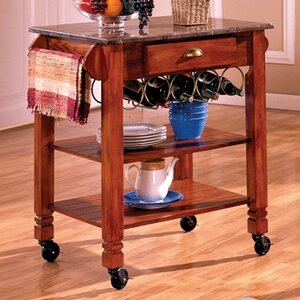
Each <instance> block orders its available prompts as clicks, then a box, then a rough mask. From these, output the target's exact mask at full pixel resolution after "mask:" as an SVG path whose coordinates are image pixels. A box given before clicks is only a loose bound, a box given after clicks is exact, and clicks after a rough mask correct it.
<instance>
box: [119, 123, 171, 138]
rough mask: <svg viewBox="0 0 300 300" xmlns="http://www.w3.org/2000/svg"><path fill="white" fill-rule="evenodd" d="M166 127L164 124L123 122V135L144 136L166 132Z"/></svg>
mask: <svg viewBox="0 0 300 300" xmlns="http://www.w3.org/2000/svg"><path fill="white" fill-rule="evenodd" d="M166 130H167V128H166V126H164V125H156V124H147V123H132V124H124V137H125V136H126V137H129V136H133V137H136V136H145V135H153V134H158V133H162V132H166Z"/></svg>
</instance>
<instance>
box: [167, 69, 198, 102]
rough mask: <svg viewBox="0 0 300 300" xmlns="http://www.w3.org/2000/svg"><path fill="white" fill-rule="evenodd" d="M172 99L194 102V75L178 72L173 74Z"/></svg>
mask: <svg viewBox="0 0 300 300" xmlns="http://www.w3.org/2000/svg"><path fill="white" fill-rule="evenodd" d="M170 80H171V96H172V100H177V101H183V102H193V100H194V93H195V82H194V79H193V77H192V76H189V75H186V74H177V75H174V76H171V78H170Z"/></svg>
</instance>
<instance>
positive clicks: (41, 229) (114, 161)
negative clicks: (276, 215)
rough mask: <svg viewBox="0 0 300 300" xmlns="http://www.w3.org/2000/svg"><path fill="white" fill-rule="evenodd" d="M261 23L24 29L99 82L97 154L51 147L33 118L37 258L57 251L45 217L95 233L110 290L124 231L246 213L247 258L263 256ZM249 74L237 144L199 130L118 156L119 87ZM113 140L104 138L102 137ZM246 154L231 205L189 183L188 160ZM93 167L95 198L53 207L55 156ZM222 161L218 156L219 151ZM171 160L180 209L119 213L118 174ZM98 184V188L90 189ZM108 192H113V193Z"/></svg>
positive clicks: (50, 136) (82, 143)
mask: <svg viewBox="0 0 300 300" xmlns="http://www.w3.org/2000/svg"><path fill="white" fill-rule="evenodd" d="M272 27H273V26H272V25H271V24H268V23H257V22H245V21H234V20H226V19H214V18H212V19H210V21H209V24H208V25H207V26H191V27H189V26H186V27H185V26H176V25H173V22H172V17H154V18H152V19H151V24H150V26H149V28H146V29H145V32H139V30H138V29H137V26H136V21H128V22H127V24H126V27H125V31H124V32H123V33H122V32H121V33H104V32H102V33H98V27H97V24H96V23H82V24H68V25H56V26H44V27H42V26H39V27H30V29H29V31H30V32H33V33H37V34H39V36H38V38H37V39H36V40H35V41H34V42H33V44H32V46H31V47H35V48H45V49H51V50H56V51H63V52H68V53H73V54H81V55H82V56H83V57H84V68H85V69H86V70H87V71H88V73H89V74H90V75H91V76H92V77H93V78H95V79H97V80H101V81H102V88H101V89H102V107H101V128H102V129H101V130H102V145H101V150H100V146H99V144H97V143H96V141H95V137H83V138H76V139H67V140H59V141H57V140H55V138H54V119H53V118H52V117H47V116H44V115H40V114H36V115H35V130H34V133H35V142H34V143H35V150H34V157H35V169H34V170H35V187H34V202H35V206H34V209H35V214H36V216H35V222H36V224H35V238H36V239H37V240H38V241H39V243H40V245H41V246H42V255H43V257H44V258H45V259H46V260H47V261H53V260H55V259H56V258H57V256H58V254H59V246H58V245H57V244H56V243H55V242H54V241H53V234H54V227H53V224H52V223H53V212H54V211H56V212H59V213H62V214H65V215H67V216H70V217H72V218H75V219H78V220H81V221H83V222H87V223H89V224H92V225H95V226H98V227H101V228H102V238H103V243H102V246H103V253H102V264H103V266H104V267H105V268H107V269H108V272H109V274H110V275H111V283H112V286H113V287H115V288H117V289H121V288H123V287H124V286H125V285H126V283H127V280H128V273H127V271H126V269H125V268H124V256H123V252H122V248H123V244H122V239H123V231H124V229H126V228H131V227H135V226H141V225H146V224H152V223H155V222H161V221H167V220H172V219H176V218H181V226H182V228H183V229H184V230H186V231H189V230H192V229H193V228H194V226H195V223H196V218H195V215H197V214H201V213H205V212H210V211H214V210H219V209H224V208H229V207H234V206H237V205H247V207H248V232H249V233H250V234H252V238H253V239H254V245H255V251H256V252H257V253H258V254H260V255H264V254H266V253H267V252H268V251H269V248H270V240H269V238H268V237H267V236H266V235H265V233H267V231H268V223H267V218H266V217H267V210H266V209H267V164H266V163H267V159H266V107H265V105H266V103H265V102H266V95H265V93H266V90H265V52H266V50H267V47H268V42H267V39H266V37H265V30H266V29H270V28H272ZM238 66H239V67H240V66H249V71H248V72H247V74H246V81H245V90H246V96H245V111H246V114H245V121H246V134H245V135H238V134H233V133H228V132H223V131H220V130H214V129H209V128H207V129H206V130H205V133H204V135H203V137H202V138H201V140H186V141H176V140H175V138H174V137H172V136H170V137H169V138H168V140H167V141H166V142H164V143H162V144H160V145H158V146H153V147H151V148H148V149H145V150H142V151H141V150H139V151H124V149H123V89H122V87H123V80H127V79H137V78H146V77H150V76H154V75H161V74H173V73H178V72H191V71H194V70H205V69H217V68H227V67H238ZM112 132H113V133H114V138H111V133H112ZM238 144H246V153H245V155H246V168H247V195H245V196H244V195H239V194H235V193H232V192H229V191H225V190H222V189H219V188H216V187H212V186H207V185H204V184H201V183H199V182H196V181H194V180H193V153H195V152H199V151H208V150H211V149H217V148H222V147H229V146H233V145H238ZM57 150H58V151H63V152H65V153H67V154H70V155H76V156H79V157H82V158H86V159H89V160H92V161H95V162H100V163H101V194H100V195H85V196H78V197H76V198H75V199H66V200H63V201H55V200H54V151H57ZM220 151H222V150H220ZM170 156H176V157H178V158H179V162H178V163H177V165H176V168H175V180H174V182H173V184H172V189H174V190H176V191H179V192H181V193H183V194H184V197H185V198H184V200H183V201H179V202H177V203H174V204H173V205H171V206H169V207H166V208H163V209H159V210H153V211H144V210H139V209H132V208H130V207H126V206H124V203H123V194H124V187H123V179H124V177H123V175H124V174H123V164H124V163H131V162H136V161H144V160H147V159H154V158H163V157H170ZM99 180H100V179H99ZM112 183H113V184H112Z"/></svg>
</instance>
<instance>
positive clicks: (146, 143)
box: [96, 123, 167, 150]
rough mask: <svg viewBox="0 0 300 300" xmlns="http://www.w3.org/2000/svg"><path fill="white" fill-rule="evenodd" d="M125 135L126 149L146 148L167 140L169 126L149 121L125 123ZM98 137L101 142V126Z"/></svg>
mask: <svg viewBox="0 0 300 300" xmlns="http://www.w3.org/2000/svg"><path fill="white" fill-rule="evenodd" d="M123 135H124V137H123V140H124V148H125V149H128V150H135V149H144V148H148V147H150V146H153V145H156V144H159V143H162V142H163V141H165V140H166V139H167V128H166V126H164V125H157V124H147V123H131V124H124V127H123ZM96 138H97V142H98V143H99V144H101V128H98V130H97V135H96ZM112 138H113V135H112Z"/></svg>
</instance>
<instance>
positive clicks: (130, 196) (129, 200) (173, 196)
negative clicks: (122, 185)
mask: <svg viewBox="0 0 300 300" xmlns="http://www.w3.org/2000/svg"><path fill="white" fill-rule="evenodd" d="M183 198H184V197H183V194H181V193H179V192H176V191H171V190H169V192H168V194H167V196H166V197H165V198H164V199H163V200H162V201H160V202H159V203H156V202H149V203H145V202H144V201H141V200H140V199H139V198H138V197H137V196H136V194H135V192H129V193H126V194H124V203H125V204H127V205H129V206H131V207H135V208H140V209H160V208H163V207H167V206H169V205H170V204H171V203H174V202H176V201H179V200H182V199H183Z"/></svg>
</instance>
